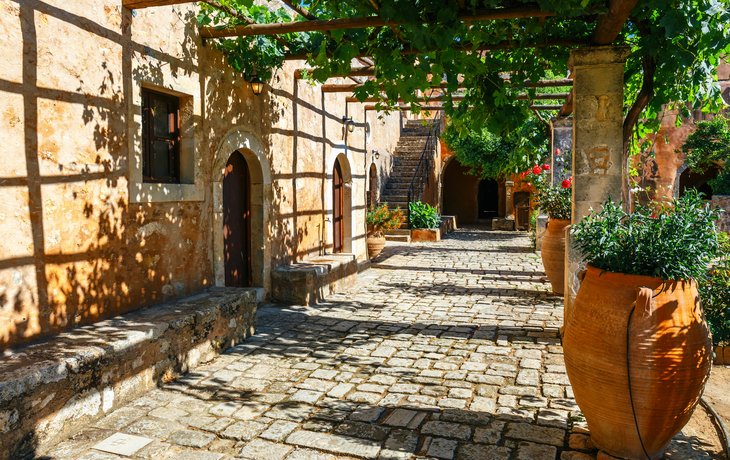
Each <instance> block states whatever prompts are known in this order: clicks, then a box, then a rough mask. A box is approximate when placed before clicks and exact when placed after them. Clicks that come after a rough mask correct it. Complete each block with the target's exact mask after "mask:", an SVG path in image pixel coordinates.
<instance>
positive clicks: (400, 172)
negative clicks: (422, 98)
mask: <svg viewBox="0 0 730 460" xmlns="http://www.w3.org/2000/svg"><path fill="white" fill-rule="evenodd" d="M430 128H431V125H430V123H429V124H426V125H424V124H423V120H406V124H405V126H404V128H403V131H402V132H401V137H400V139H399V140H398V144H397V146H396V148H395V152H394V156H395V161H394V164H393V171H392V172H391V174H390V179H389V180H388V183H387V184H385V191H384V192H383V194H382V195H381V196H380V202H381V203H383V202H387V203H388V207H389V208H390V209H395V208H396V207H397V206H399V207H400V208H401V210H403V215H405V216H406V221H405V223H403V225H401V227H400V228H399V229H395V230H388V231H386V232H385V239H386V240H388V241H405V242H410V241H411V231H410V229H409V228H410V226H409V225H408V187H410V185H411V180H412V179H413V174H414V173H415V172H416V168H417V167H418V162H419V160H420V159H421V154H423V149H424V147H425V146H426V141H427V139H428V132H429V129H430ZM414 199H415V200H418V199H421V197H414Z"/></svg>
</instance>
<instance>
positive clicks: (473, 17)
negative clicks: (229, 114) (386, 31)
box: [130, 0, 555, 38]
mask: <svg viewBox="0 0 730 460" xmlns="http://www.w3.org/2000/svg"><path fill="white" fill-rule="evenodd" d="M130 1H134V0H130ZM149 1H155V0H148V2H149ZM551 16H555V13H553V12H551V11H543V10H541V9H540V7H538V6H534V5H528V6H520V7H516V8H497V9H484V10H478V11H476V12H471V11H463V12H461V13H460V14H459V19H460V20H462V21H492V20H499V19H520V18H535V17H551ZM425 22H426V21H422V23H425ZM403 24H406V23H404V22H394V21H391V22H388V21H386V20H385V19H383V18H381V17H380V16H370V17H364V18H339V19H322V20H316V21H296V22H283V23H271V24H252V25H238V26H233V27H202V28H201V29H200V36H201V37H203V38H221V37H245V36H251V35H272V34H290V33H296V32H322V31H326V30H343V29H362V28H366V27H384V26H398V25H403Z"/></svg>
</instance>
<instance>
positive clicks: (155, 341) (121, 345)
mask: <svg viewBox="0 0 730 460" xmlns="http://www.w3.org/2000/svg"><path fill="white" fill-rule="evenodd" d="M262 297H263V292H262V290H261V289H258V288H250V289H246V288H210V289H208V290H206V291H203V292H201V293H198V294H194V295H191V296H187V297H183V298H179V299H175V300H172V301H169V302H166V303H164V304H162V305H157V306H153V307H149V308H145V309H142V310H138V311H135V312H132V313H128V314H126V315H122V316H117V317H114V318H110V319H107V320H105V321H100V322H98V323H95V324H92V325H88V326H83V327H79V328H77V329H73V330H71V331H68V332H64V333H61V334H58V335H55V336H53V337H50V338H48V339H45V340H43V341H39V342H34V343H31V344H28V345H23V346H19V347H17V348H14V349H8V350H5V351H4V352H3V355H2V356H0V433H2V436H0V459H1V460H6V459H11V458H25V456H26V455H29V454H30V453H32V452H38V451H39V450H43V449H44V448H47V447H49V446H52V445H54V444H55V443H57V442H59V441H60V440H62V439H64V438H66V437H68V436H71V435H72V434H73V433H75V432H76V431H78V430H80V429H81V428H84V427H85V426H87V425H89V424H91V423H93V422H95V421H96V420H98V419H99V418H101V417H102V416H104V415H106V414H108V413H110V412H111V411H113V410H115V409H117V408H119V407H120V406H123V405H125V404H126V403H128V402H130V401H131V400H133V399H135V398H137V397H139V396H140V395H142V394H143V393H144V392H146V391H148V390H150V389H152V388H154V387H156V386H157V385H158V383H159V382H161V381H169V380H171V379H173V378H174V377H176V376H178V375H180V374H182V373H185V372H187V371H188V370H189V369H193V368H194V367H196V366H198V365H199V364H201V363H205V362H207V361H210V360H211V359H213V358H214V357H215V356H216V355H218V354H219V353H220V352H221V351H223V350H225V349H226V348H228V347H231V346H233V345H235V344H237V343H240V342H241V341H242V340H243V339H245V338H246V337H250V336H251V335H252V334H253V333H254V327H255V325H256V304H257V302H258V300H259V299H260V298H262Z"/></svg>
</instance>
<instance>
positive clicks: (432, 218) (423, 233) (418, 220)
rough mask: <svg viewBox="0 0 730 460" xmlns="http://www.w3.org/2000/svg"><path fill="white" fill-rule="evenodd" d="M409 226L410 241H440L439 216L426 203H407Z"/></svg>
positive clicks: (434, 209)
mask: <svg viewBox="0 0 730 460" xmlns="http://www.w3.org/2000/svg"><path fill="white" fill-rule="evenodd" d="M408 218H409V223H410V225H411V241H439V240H440V239H441V230H440V228H441V214H439V212H438V210H437V209H436V208H434V207H433V206H431V205H430V204H428V203H421V202H420V201H416V202H413V203H408Z"/></svg>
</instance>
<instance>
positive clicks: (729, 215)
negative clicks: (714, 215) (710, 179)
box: [712, 195, 730, 233]
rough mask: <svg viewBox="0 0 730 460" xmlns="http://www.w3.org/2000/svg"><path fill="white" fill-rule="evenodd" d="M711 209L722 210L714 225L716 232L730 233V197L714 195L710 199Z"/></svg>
mask: <svg viewBox="0 0 730 460" xmlns="http://www.w3.org/2000/svg"><path fill="white" fill-rule="evenodd" d="M712 207H713V208H714V209H722V210H724V211H725V212H723V213H721V214H720V219H718V221H717V222H716V224H715V227H717V231H718V232H722V233H730V195H715V196H713V197H712Z"/></svg>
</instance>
